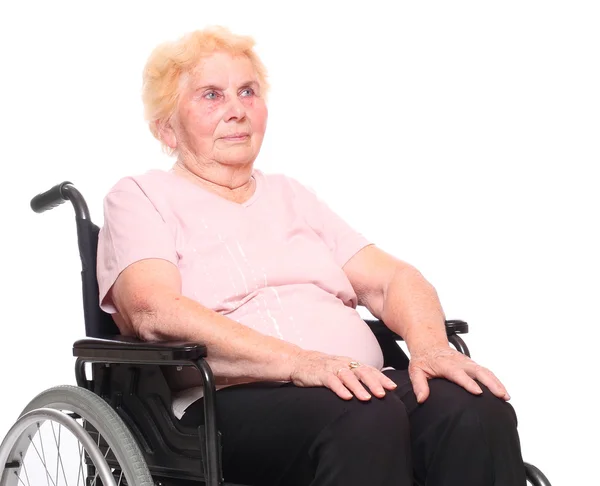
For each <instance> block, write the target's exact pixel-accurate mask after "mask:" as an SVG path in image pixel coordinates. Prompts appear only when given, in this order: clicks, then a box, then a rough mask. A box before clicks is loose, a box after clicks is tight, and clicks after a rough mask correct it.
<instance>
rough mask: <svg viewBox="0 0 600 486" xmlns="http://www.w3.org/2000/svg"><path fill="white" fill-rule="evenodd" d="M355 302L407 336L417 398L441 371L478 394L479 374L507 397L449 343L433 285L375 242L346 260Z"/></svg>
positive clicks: (503, 390)
mask: <svg viewBox="0 0 600 486" xmlns="http://www.w3.org/2000/svg"><path fill="white" fill-rule="evenodd" d="M344 272H345V273H346V275H347V276H348V279H349V280H350V283H351V284H352V286H353V287H354V290H355V291H356V293H357V296H358V300H359V303H360V304H362V305H364V306H366V307H367V308H368V309H369V310H370V312H371V313H372V314H373V315H374V316H375V317H377V318H378V319H381V320H383V321H384V322H385V324H386V326H388V327H389V328H390V329H391V330H392V331H394V332H396V333H397V334H399V335H400V336H402V338H403V339H404V340H405V341H406V344H407V346H408V350H409V352H410V365H409V368H408V370H409V373H410V378H411V381H412V384H413V389H414V392H415V394H416V396H417V400H418V401H419V402H423V401H424V400H426V399H427V397H428V396H429V386H428V385H427V380H428V379H430V378H435V377H441V378H447V379H448V380H451V381H454V382H455V383H457V384H459V385H461V386H462V387H463V388H465V389H466V390H469V391H470V392H471V393H474V394H480V393H481V388H480V387H479V385H478V384H477V383H476V382H475V380H479V381H480V382H481V383H483V384H484V385H486V386H487V387H488V388H489V389H490V390H491V391H492V392H493V393H494V394H495V395H496V396H498V397H502V398H504V399H508V398H510V397H509V395H508V392H507V391H506V388H504V385H502V383H501V382H500V380H498V378H496V376H494V374H493V373H492V372H491V371H490V370H488V369H486V368H484V367H482V366H479V365H478V364H477V363H475V362H474V361H472V360H471V359H470V358H468V357H466V356H464V355H463V354H461V353H459V352H458V351H455V350H454V349H452V348H450V346H449V344H448V338H447V337H446V330H445V326H444V313H443V311H442V306H441V304H440V301H439V299H438V296H437V292H436V291H435V289H434V288H433V286H432V285H431V284H430V283H429V282H428V281H427V280H425V278H424V277H423V275H421V273H420V272H419V271H418V270H417V269H415V268H414V267H413V266H411V265H409V264H407V263H404V262H402V261H400V260H398V259H397V258H394V257H393V256H392V255H389V254H388V253H386V252H384V251H382V250H380V249H379V248H377V247H376V246H374V245H370V246H367V247H365V248H363V249H362V250H360V251H359V252H358V253H357V254H356V255H354V256H353V257H352V258H351V259H350V260H349V261H348V262H347V263H346V265H344Z"/></svg>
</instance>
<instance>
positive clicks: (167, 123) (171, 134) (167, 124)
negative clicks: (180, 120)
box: [155, 118, 177, 150]
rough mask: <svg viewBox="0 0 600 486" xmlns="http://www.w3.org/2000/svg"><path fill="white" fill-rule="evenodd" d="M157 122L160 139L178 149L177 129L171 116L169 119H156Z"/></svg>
mask: <svg viewBox="0 0 600 486" xmlns="http://www.w3.org/2000/svg"><path fill="white" fill-rule="evenodd" d="M155 123H156V131H157V132H158V136H159V138H160V140H162V142H163V143H164V144H165V145H167V146H168V147H170V148H171V149H173V150H174V149H176V148H177V136H176V135H175V130H173V125H172V122H171V118H169V119H168V120H156V122H155Z"/></svg>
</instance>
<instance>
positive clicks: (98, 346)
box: [73, 336, 207, 364]
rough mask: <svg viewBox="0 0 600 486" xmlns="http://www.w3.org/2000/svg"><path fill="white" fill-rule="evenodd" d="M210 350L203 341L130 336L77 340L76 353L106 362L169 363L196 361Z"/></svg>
mask: <svg viewBox="0 0 600 486" xmlns="http://www.w3.org/2000/svg"><path fill="white" fill-rule="evenodd" d="M206 354H207V350H206V346H205V345H204V344H200V343H190V342H185V341H168V342H147V341H141V340H139V339H137V338H134V337H127V336H106V337H105V338H85V339H80V340H79V341H76V342H75V343H74V344H73V356H76V357H78V358H83V359H85V360H86V361H95V362H105V363H140V364H143V363H148V364H150V363H154V364H161V363H163V364H169V362H189V361H196V360H198V359H200V358H205V357H206ZM173 364H175V363H173Z"/></svg>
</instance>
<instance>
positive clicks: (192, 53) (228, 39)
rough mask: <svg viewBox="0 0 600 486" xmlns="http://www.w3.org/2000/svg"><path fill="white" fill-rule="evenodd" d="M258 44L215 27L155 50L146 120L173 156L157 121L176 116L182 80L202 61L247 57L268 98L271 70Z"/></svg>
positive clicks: (145, 91) (148, 68) (145, 88)
mask: <svg viewBox="0 0 600 486" xmlns="http://www.w3.org/2000/svg"><path fill="white" fill-rule="evenodd" d="M254 45H255V42H254V39H252V38H251V37H249V36H240V35H236V34H233V33H232V32H231V31H229V30H228V29H227V28H225V27H220V26H215V27H209V28H206V29H204V30H196V31H194V32H190V33H188V34H186V35H184V36H183V37H181V38H180V39H179V40H177V41H174V42H165V43H163V44H160V45H158V46H157V47H156V48H155V49H154V50H153V51H152V53H151V54H150V57H149V58H148V61H146V65H145V67H144V72H143V85H142V101H143V103H144V117H145V119H146V122H147V123H148V126H149V128H150V131H151V132H152V135H154V137H155V138H156V139H157V140H159V141H160V142H161V143H162V146H163V149H164V150H165V151H166V152H167V153H168V154H169V155H173V154H174V153H175V152H176V151H174V150H173V149H171V148H170V147H168V146H167V145H166V144H165V143H164V142H163V141H162V140H161V138H160V134H159V131H158V127H157V123H156V122H157V121H163V120H168V119H169V118H170V117H171V116H172V115H173V114H174V113H175V109H176V108H177V103H178V101H179V87H180V82H181V79H182V77H183V76H185V75H187V74H188V73H190V72H191V71H192V70H193V69H194V68H195V67H196V66H197V65H198V63H199V62H200V60H201V59H202V58H205V57H208V56H210V55H211V54H213V53H214V52H227V53H229V54H231V55H234V56H239V55H243V56H246V57H247V58H248V59H249V60H250V62H251V63H252V65H253V66H254V69H255V71H256V73H257V75H258V81H259V83H260V86H261V93H262V95H263V96H265V95H266V93H267V91H268V88H269V85H268V82H267V70H266V68H265V66H264V65H263V63H262V62H261V60H260V59H259V57H258V55H257V54H256V53H255V52H254V50H253V48H254Z"/></svg>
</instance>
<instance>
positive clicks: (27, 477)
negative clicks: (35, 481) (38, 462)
mask: <svg viewBox="0 0 600 486" xmlns="http://www.w3.org/2000/svg"><path fill="white" fill-rule="evenodd" d="M19 456H21V467H22V468H23V471H25V479H27V486H31V483H30V482H29V474H27V466H25V461H23V453H22V452H20V453H19ZM15 472H16V471H15ZM20 479H21V478H20V477H19V480H20ZM21 482H22V481H21Z"/></svg>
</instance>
